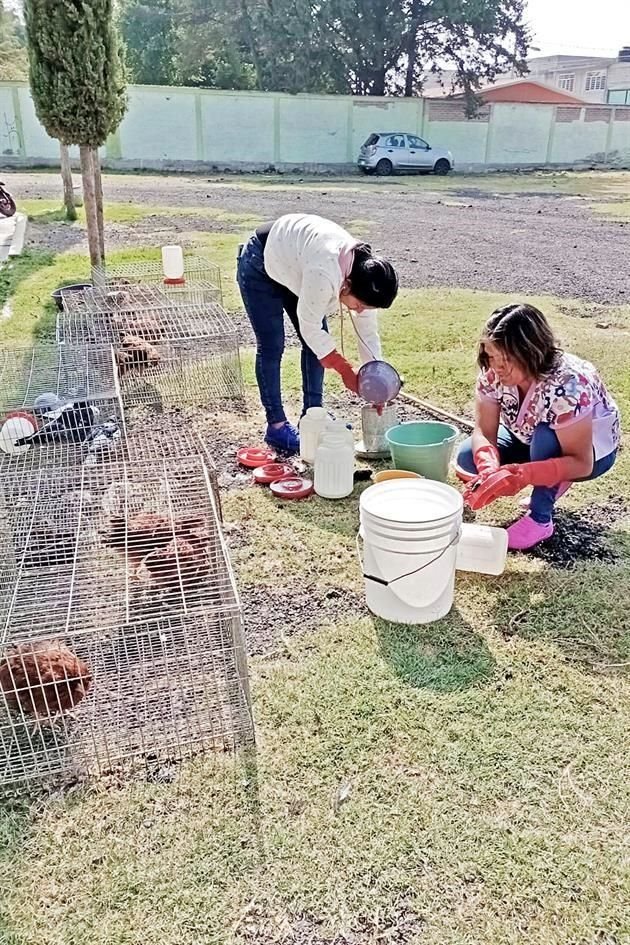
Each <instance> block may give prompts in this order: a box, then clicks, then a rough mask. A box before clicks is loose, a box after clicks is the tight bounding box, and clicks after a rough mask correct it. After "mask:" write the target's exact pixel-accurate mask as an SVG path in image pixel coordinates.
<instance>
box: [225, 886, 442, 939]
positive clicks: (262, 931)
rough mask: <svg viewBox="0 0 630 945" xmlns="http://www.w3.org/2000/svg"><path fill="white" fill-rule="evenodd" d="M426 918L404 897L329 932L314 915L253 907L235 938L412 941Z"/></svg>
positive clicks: (417, 936)
mask: <svg viewBox="0 0 630 945" xmlns="http://www.w3.org/2000/svg"><path fill="white" fill-rule="evenodd" d="M425 925H426V922H425V920H424V919H423V917H422V916H421V915H419V914H418V913H417V912H416V911H415V910H414V909H413V907H412V905H411V900H407V899H406V898H403V897H401V898H400V899H399V900H398V901H397V902H396V903H395V905H394V906H392V907H391V908H390V909H387V910H383V911H377V912H376V914H375V915H374V916H362V915H358V916H356V917H355V918H353V919H352V921H351V923H350V924H349V925H348V927H347V928H345V929H343V931H339V932H336V933H333V934H326V932H325V931H324V929H323V927H322V926H323V923H322V922H321V921H319V920H318V919H317V918H316V917H313V916H306V915H305V916H297V917H295V918H291V919H289V917H285V918H284V919H281V918H280V917H279V916H275V915H274V916H267V915H265V914H264V913H262V912H261V911H260V910H259V909H258V908H256V907H254V908H253V909H252V910H251V911H249V912H248V913H247V915H246V916H245V917H244V918H243V919H242V920H241V924H240V926H239V928H238V931H237V935H236V941H237V942H238V943H239V945H366V943H368V942H375V943H376V942H382V943H388V945H411V943H412V942H419V941H420V936H421V935H422V932H423V931H424V928H425Z"/></svg>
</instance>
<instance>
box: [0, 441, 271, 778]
mask: <svg viewBox="0 0 630 945" xmlns="http://www.w3.org/2000/svg"><path fill="white" fill-rule="evenodd" d="M0 546H1V548H2V557H3V569H2V573H1V576H0V613H1V616H2V621H1V623H0V782H4V783H11V782H14V781H20V780H23V779H25V778H32V777H41V776H45V775H50V774H54V773H58V772H59V773H60V772H67V771H69V770H70V771H77V772H81V773H85V772H87V773H92V774H102V773H103V772H105V771H107V770H109V769H111V767H112V766H114V765H125V764H126V763H128V764H129V765H130V766H133V765H137V764H141V763H143V762H148V760H149V759H151V762H152V763H155V762H157V763H162V762H165V761H172V760H178V759H181V758H184V757H186V756H188V755H191V754H193V753H196V752H198V751H201V750H204V749H210V748H212V749H224V750H233V749H235V748H237V747H239V746H243V745H247V744H250V743H251V742H252V740H253V723H252V714H251V702H250V695H249V689H248V678H247V659H246V651H245V644H244V639H243V628H242V615H241V607H240V602H239V598H238V593H237V590H236V585H235V582H234V576H233V573H232V570H231V566H230V561H229V556H228V551H227V548H226V546H225V542H224V539H223V535H222V532H221V527H220V521H219V510H218V508H217V504H216V500H215V497H214V492H213V488H212V482H211V479H210V476H209V473H208V469H207V467H206V464H205V462H204V460H203V458H202V457H199V456H188V457H186V458H184V459H162V460H160V461H158V460H156V459H154V461H153V462H148V463H144V464H139V463H135V462H134V463H128V462H124V461H121V462H118V463H109V464H102V465H99V466H95V467H90V466H85V465H83V466H80V467H77V466H74V467H67V468H56V469H52V468H42V469H40V470H39V471H33V472H31V473H30V474H28V475H24V476H23V477H22V479H21V495H20V498H19V501H15V498H14V499H12V500H9V499H7V498H5V499H4V508H3V510H2V516H1V523H0Z"/></svg>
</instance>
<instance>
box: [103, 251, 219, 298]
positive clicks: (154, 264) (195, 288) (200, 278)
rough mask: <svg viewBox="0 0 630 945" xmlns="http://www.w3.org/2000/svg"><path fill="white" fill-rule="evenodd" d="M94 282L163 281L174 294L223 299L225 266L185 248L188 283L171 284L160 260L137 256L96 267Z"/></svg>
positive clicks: (135, 282) (163, 285) (155, 283)
mask: <svg viewBox="0 0 630 945" xmlns="http://www.w3.org/2000/svg"><path fill="white" fill-rule="evenodd" d="M92 277H93V281H94V285H108V284H110V285H117V286H123V285H134V284H137V283H145V284H152V285H159V286H161V287H163V288H164V290H165V291H166V292H167V293H168V294H169V295H172V296H173V297H177V296H178V295H182V294H183V295H184V296H186V292H187V291H188V292H191V293H194V292H197V293H198V294H199V293H202V294H203V296H204V301H216V302H219V303H220V304H222V303H223V291H222V285H221V270H220V268H219V267H218V266H216V265H215V264H214V263H213V262H212V261H211V260H210V259H208V258H207V257H206V256H205V255H204V254H203V252H200V251H198V250H197V251H193V250H184V279H185V283H184V285H183V286H182V285H167V284H165V282H164V270H163V268H162V263H161V262H160V261H159V260H154V261H152V260H136V261H131V262H125V263H114V264H110V265H109V266H107V267H100V266H99V267H95V268H94V269H93V270H92Z"/></svg>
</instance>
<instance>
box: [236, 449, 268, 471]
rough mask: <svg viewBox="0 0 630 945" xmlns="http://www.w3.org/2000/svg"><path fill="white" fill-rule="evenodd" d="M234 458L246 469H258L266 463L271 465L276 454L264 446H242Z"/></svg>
mask: <svg viewBox="0 0 630 945" xmlns="http://www.w3.org/2000/svg"><path fill="white" fill-rule="evenodd" d="M236 458H237V460H238V462H239V463H240V464H241V466H247V468H248V469H258V468H259V467H260V466H264V465H265V464H266V463H273V461H274V460H275V458H276V454H275V453H274V451H273V450H270V449H267V448H266V447H264V446H244V447H243V448H242V449H240V450H239V451H238V453H237V454H236Z"/></svg>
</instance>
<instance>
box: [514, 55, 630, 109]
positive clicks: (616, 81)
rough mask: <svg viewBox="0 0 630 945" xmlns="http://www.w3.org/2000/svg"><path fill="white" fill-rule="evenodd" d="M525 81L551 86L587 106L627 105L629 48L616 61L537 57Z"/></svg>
mask: <svg viewBox="0 0 630 945" xmlns="http://www.w3.org/2000/svg"><path fill="white" fill-rule="evenodd" d="M528 65H529V77H530V78H532V79H537V80H538V81H540V82H544V83H545V84H546V85H554V86H556V88H559V89H562V91H564V92H569V93H570V94H571V95H576V96H578V97H579V98H581V99H584V100H585V101H587V102H598V103H599V104H609V105H629V104H630V96H629V94H628V93H630V47H629V46H625V47H624V48H623V49H621V50H620V51H619V54H618V56H617V58H615V59H612V58H608V59H599V58H596V57H594V56H540V57H539V58H537V59H530V60H529V63H528Z"/></svg>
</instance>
